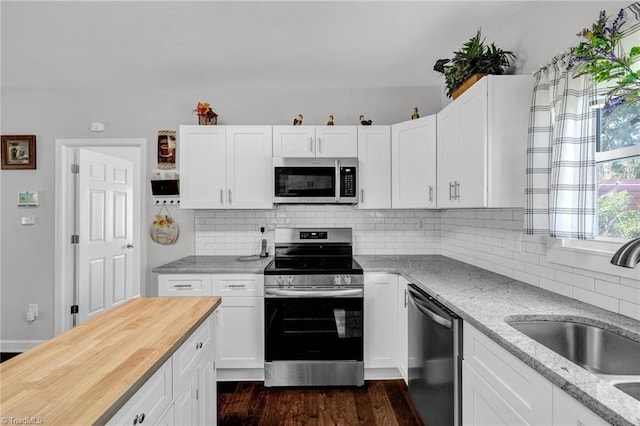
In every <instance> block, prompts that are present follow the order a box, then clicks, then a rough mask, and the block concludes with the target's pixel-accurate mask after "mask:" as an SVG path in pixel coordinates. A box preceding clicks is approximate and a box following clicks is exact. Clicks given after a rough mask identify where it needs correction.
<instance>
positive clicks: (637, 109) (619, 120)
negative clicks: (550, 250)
mask: <svg viewBox="0 0 640 426" xmlns="http://www.w3.org/2000/svg"><path fill="white" fill-rule="evenodd" d="M597 118H598V119H597V127H598V133H597V134H598V140H597V152H596V156H595V159H596V179H597V189H596V190H597V197H596V200H597V210H598V220H597V222H598V223H597V231H598V232H597V233H598V235H599V237H602V238H620V239H625V240H628V239H631V238H637V237H640V102H635V103H632V104H628V105H622V106H620V107H618V108H616V109H615V110H614V111H613V112H612V113H611V114H610V115H608V116H605V115H604V114H603V113H602V110H598V117H597Z"/></svg>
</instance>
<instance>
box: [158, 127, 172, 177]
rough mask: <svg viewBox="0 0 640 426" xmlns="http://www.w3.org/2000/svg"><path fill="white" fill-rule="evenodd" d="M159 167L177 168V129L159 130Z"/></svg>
mask: <svg viewBox="0 0 640 426" xmlns="http://www.w3.org/2000/svg"><path fill="white" fill-rule="evenodd" d="M158 168H159V169H175V168H176V131H175V130H159V131H158Z"/></svg>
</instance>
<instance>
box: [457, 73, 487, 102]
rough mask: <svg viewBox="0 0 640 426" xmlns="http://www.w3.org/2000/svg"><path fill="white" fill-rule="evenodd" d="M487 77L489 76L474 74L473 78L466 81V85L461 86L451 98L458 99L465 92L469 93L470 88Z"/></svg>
mask: <svg viewBox="0 0 640 426" xmlns="http://www.w3.org/2000/svg"><path fill="white" fill-rule="evenodd" d="M485 75H487V74H482V73H477V74H473V75H472V76H471V77H469V78H468V79H466V80H465V81H464V83H462V84H461V85H460V87H458V88H457V89H456V90H454V91H453V93H451V98H453V99H456V98H457V97H458V96H460V95H462V94H463V93H464V92H466V91H467V89H468V88H469V87H471V86H473V85H474V84H475V82H476V81H478V80H480V79H481V78H482V77H484V76H485Z"/></svg>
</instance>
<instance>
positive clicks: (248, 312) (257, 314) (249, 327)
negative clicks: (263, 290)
mask: <svg viewBox="0 0 640 426" xmlns="http://www.w3.org/2000/svg"><path fill="white" fill-rule="evenodd" d="M216 316H217V317H216V327H217V337H216V341H217V344H216V348H217V357H216V368H263V367H264V298H262V297H223V298H222V304H221V305H220V306H219V307H218V309H217V310H216Z"/></svg>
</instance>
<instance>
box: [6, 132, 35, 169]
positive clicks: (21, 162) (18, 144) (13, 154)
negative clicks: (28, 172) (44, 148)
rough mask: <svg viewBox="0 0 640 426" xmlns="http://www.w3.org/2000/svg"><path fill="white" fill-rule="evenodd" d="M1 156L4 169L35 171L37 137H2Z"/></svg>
mask: <svg viewBox="0 0 640 426" xmlns="http://www.w3.org/2000/svg"><path fill="white" fill-rule="evenodd" d="M1 144H2V147H1V155H2V168H3V169H16V170H20V169H35V168H36V137H35V135H20V136H10V135H2V136H1Z"/></svg>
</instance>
